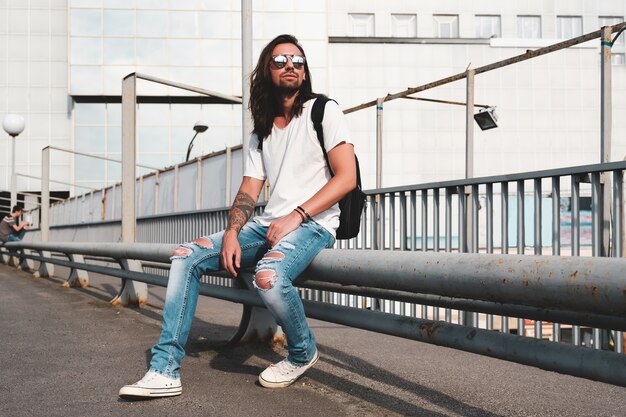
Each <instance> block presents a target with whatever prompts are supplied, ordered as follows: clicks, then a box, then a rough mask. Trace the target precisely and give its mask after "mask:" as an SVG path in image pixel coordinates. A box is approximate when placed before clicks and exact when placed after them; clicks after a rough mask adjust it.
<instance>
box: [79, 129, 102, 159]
mask: <svg viewBox="0 0 626 417" xmlns="http://www.w3.org/2000/svg"><path fill="white" fill-rule="evenodd" d="M74 132H75V138H74V149H76V150H77V151H78V152H85V153H99V154H104V151H105V139H104V126H89V127H87V126H76V128H74ZM90 159H93V160H94V161H95V160H96V158H90Z"/></svg>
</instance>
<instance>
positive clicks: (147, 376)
mask: <svg viewBox="0 0 626 417" xmlns="http://www.w3.org/2000/svg"><path fill="white" fill-rule="evenodd" d="M157 375H158V374H157V373H156V372H148V373H147V374H145V375H144V377H143V378H141V380H140V381H139V383H141V384H145V383H148V382H150V381H152V380H153V379H154V378H156V377H157Z"/></svg>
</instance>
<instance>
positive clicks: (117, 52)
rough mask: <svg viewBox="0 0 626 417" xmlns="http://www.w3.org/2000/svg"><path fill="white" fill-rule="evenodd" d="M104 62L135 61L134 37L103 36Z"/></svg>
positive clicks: (121, 62) (129, 62) (123, 62)
mask: <svg viewBox="0 0 626 417" xmlns="http://www.w3.org/2000/svg"><path fill="white" fill-rule="evenodd" d="M103 43H104V64H105V65H107V64H133V63H134V62H135V40H134V39H111V38H108V39H107V38H105V39H104V40H103Z"/></svg>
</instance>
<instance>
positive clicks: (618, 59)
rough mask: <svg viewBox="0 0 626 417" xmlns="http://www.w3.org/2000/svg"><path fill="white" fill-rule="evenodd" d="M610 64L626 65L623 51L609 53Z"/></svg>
mask: <svg viewBox="0 0 626 417" xmlns="http://www.w3.org/2000/svg"><path fill="white" fill-rule="evenodd" d="M611 64H613V65H615V66H618V65H619V66H624V65H626V54H624V53H623V52H618V53H612V54H611Z"/></svg>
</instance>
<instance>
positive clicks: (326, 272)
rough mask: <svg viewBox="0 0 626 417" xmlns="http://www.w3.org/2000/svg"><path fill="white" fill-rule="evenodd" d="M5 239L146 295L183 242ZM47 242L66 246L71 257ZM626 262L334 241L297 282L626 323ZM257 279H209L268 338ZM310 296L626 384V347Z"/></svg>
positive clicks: (421, 337)
mask: <svg viewBox="0 0 626 417" xmlns="http://www.w3.org/2000/svg"><path fill="white" fill-rule="evenodd" d="M5 247H6V249H8V250H17V249H22V250H25V249H31V250H34V251H36V252H37V254H36V255H34V254H25V255H23V256H25V257H28V258H30V259H33V260H37V261H39V262H40V270H39V276H44V275H45V274H46V272H47V271H46V269H45V265H46V263H53V264H57V265H62V266H66V267H69V268H70V274H69V276H68V279H67V281H66V283H65V286H86V285H87V282H88V281H87V277H86V276H85V275H83V277H82V279H81V277H80V275H79V274H78V270H82V271H91V272H96V273H102V274H107V275H111V276H115V277H119V278H121V279H122V288H121V290H120V292H119V293H118V295H117V296H116V297H115V298H114V299H113V300H112V302H113V303H126V302H132V301H134V302H137V303H139V304H142V303H145V301H146V297H147V287H146V284H152V285H160V286H165V285H167V279H166V278H164V277H161V276H157V275H154V274H149V273H145V272H142V267H141V264H140V263H139V261H148V262H157V263H168V262H169V256H170V253H172V251H173V250H174V249H175V248H176V245H157V244H141V243H135V244H111V243H109V244H106V243H91V244H89V243H28V242H11V243H7V244H6V245H5ZM45 251H50V252H57V253H61V254H64V255H65V256H66V257H67V258H68V260H67V261H65V260H61V259H58V258H55V257H53V256H51V255H44V252H45ZM372 255H373V256H372ZM85 256H97V257H98V260H100V261H102V260H103V258H110V261H111V263H116V264H118V265H119V267H112V266H107V265H96V264H89V263H86V262H85V258H84V257H85ZM624 268H626V259H623V258H616V259H610V258H588V259H583V258H562V257H554V256H532V255H530V256H512V255H494V254H449V253H436V252H430V253H412V252H391V251H376V252H375V253H372V252H366V251H351V250H324V251H322V253H320V254H319V255H318V256H317V257H316V258H315V260H314V261H313V262H312V264H311V265H310V266H309V267H308V268H307V270H306V271H305V272H304V273H303V274H302V275H301V276H300V277H299V278H298V280H297V281H296V284H297V285H301V286H306V287H307V288H309V289H313V290H324V289H327V288H328V287H329V286H330V287H333V289H334V290H336V291H346V292H347V293H350V292H371V293H374V294H380V295H381V296H385V297H387V298H388V299H390V300H403V299H407V298H413V299H415V300H419V299H421V298H424V297H430V298H432V299H435V298H437V299H438V303H439V304H440V305H445V306H456V305H458V304H462V305H464V306H466V307H468V308H471V309H472V310H473V311H489V310H490V309H499V310H500V311H501V312H506V313H507V314H508V313H511V314H519V313H523V314H530V315H534V316H535V317H537V318H538V319H540V320H544V319H545V320H554V319H559V320H562V321H566V322H568V323H569V324H586V325H594V326H595V325H603V327H606V328H608V327H611V328H615V329H619V330H626V318H625V317H626V303H625V302H624V298H625V295H624V293H623V291H622V290H623V288H624V283H625V280H624V278H623V275H622V271H623V269H624ZM503 277H504V278H503ZM251 281H252V275H251V274H250V273H245V274H242V278H239V279H238V280H237V286H236V287H231V288H227V287H224V286H220V285H215V284H209V283H206V282H205V283H202V284H201V289H200V293H201V294H202V295H207V296H211V297H215V298H220V299H224V300H228V301H233V302H238V303H242V304H244V312H243V314H242V319H241V322H240V326H239V329H238V330H237V331H236V333H235V335H234V336H233V340H246V339H249V338H252V337H259V336H261V337H262V336H264V335H266V334H273V333H274V332H275V329H276V323H275V322H274V321H273V319H271V316H270V315H269V314H268V312H267V311H265V310H264V309H263V308H262V307H263V303H262V301H261V299H260V298H259V296H258V294H257V292H256V290H255V289H254V288H253V285H252V282H251ZM426 294H427V295H426ZM304 305H305V310H306V314H307V316H308V317H312V318H317V319H321V320H325V321H329V322H334V323H338V324H343V325H348V326H353V327H357V328H361V329H366V330H372V331H377V332H380V333H385V334H390V335H394V336H400V337H405V338H409V339H413V340H418V341H422V342H425V343H433V344H436V345H440V346H447V347H451V348H456V349H461V350H465V351H468V352H473V353H478V354H482V355H486V356H491V357H496V358H500V359H505V360H509V361H513V362H517V363H522V364H526V365H531V366H537V367H540V368H543V369H547V370H552V371H557V372H561V373H567V374H571V375H575V376H580V377H584V378H590V379H595V380H599V381H603V382H608V383H611V384H617V385H622V386H626V356H625V355H623V354H618V353H615V352H611V351H606V350H595V349H588V348H584V347H580V346H574V345H571V344H561V343H554V342H550V341H546V340H542V339H534V338H527V337H522V336H518V335H513V334H509V333H503V332H493V331H491V330H487V329H480V328H474V327H470V326H465V325H458V324H453V323H446V322H443V321H437V320H430V319H428V318H415V317H407V316H403V315H397V314H389V313H384V312H380V311H372V310H363V309H358V308H350V307H346V306H338V305H334V304H332V303H328V302H321V301H311V300H306V301H305V302H304Z"/></svg>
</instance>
